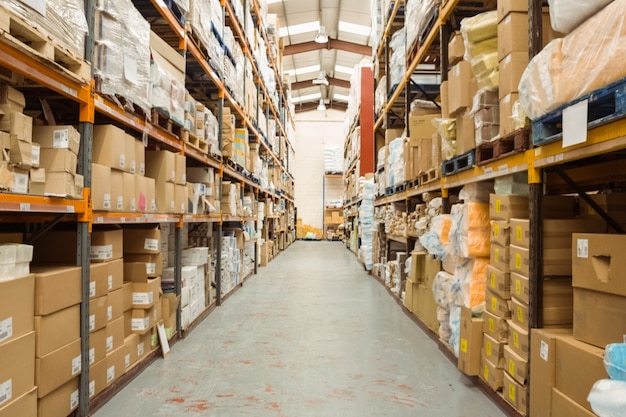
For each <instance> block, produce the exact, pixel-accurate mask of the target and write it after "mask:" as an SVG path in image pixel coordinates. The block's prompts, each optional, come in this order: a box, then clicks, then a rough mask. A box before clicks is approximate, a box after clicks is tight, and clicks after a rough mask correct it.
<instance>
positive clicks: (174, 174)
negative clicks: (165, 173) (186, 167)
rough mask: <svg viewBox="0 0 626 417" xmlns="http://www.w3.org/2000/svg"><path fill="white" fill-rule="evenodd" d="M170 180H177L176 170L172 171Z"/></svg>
mask: <svg viewBox="0 0 626 417" xmlns="http://www.w3.org/2000/svg"><path fill="white" fill-rule="evenodd" d="M170 181H171V182H176V170H174V169H173V170H172V173H171V174H170Z"/></svg>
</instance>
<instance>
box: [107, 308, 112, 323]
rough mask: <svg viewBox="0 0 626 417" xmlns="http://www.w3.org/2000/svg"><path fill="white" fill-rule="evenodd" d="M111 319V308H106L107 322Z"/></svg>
mask: <svg viewBox="0 0 626 417" xmlns="http://www.w3.org/2000/svg"><path fill="white" fill-rule="evenodd" d="M112 319H113V306H107V321H111V320H112Z"/></svg>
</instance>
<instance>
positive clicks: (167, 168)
mask: <svg viewBox="0 0 626 417" xmlns="http://www.w3.org/2000/svg"><path fill="white" fill-rule="evenodd" d="M146 176H147V177H150V178H154V179H155V180H156V182H157V184H158V183H159V182H171V183H175V182H176V154H175V153H173V152H170V151H146Z"/></svg>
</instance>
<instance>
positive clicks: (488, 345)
mask: <svg viewBox="0 0 626 417" xmlns="http://www.w3.org/2000/svg"><path fill="white" fill-rule="evenodd" d="M485 348H486V349H487V356H491V342H487V346H485Z"/></svg>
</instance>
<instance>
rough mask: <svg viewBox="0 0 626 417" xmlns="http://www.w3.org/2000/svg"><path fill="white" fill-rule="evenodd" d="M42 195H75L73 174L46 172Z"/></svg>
mask: <svg viewBox="0 0 626 417" xmlns="http://www.w3.org/2000/svg"><path fill="white" fill-rule="evenodd" d="M43 193H44V195H49V196H56V197H72V196H75V195H76V183H75V176H74V174H70V173H68V172H50V171H48V172H46V184H45V186H44V192H43Z"/></svg>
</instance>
